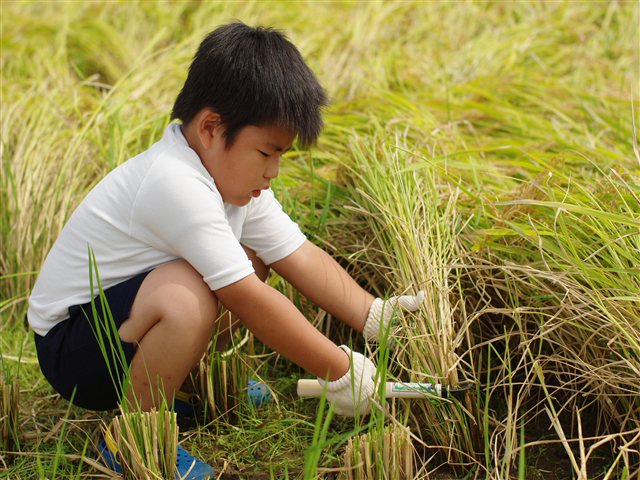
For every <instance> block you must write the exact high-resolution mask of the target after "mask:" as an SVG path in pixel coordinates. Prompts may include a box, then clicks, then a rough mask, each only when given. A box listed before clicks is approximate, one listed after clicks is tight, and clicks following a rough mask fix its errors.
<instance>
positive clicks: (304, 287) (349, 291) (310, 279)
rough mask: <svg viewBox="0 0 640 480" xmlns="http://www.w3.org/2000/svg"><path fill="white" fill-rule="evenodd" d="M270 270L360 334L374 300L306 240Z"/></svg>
mask: <svg viewBox="0 0 640 480" xmlns="http://www.w3.org/2000/svg"><path fill="white" fill-rule="evenodd" d="M270 266H271V267H272V268H273V269H274V270H275V271H276V272H277V273H278V274H280V275H281V276H282V277H283V278H284V279H285V280H287V281H288V282H289V283H291V285H293V287H294V288H296V290H298V291H299V292H300V293H302V294H303V295H304V296H305V297H307V298H308V299H309V300H311V301H312V302H313V303H314V304H316V305H318V306H319V307H320V308H322V309H323V310H325V311H327V312H329V313H330V314H331V315H333V316H334V317H336V318H339V319H340V320H342V321H343V322H345V323H346V324H347V325H349V326H351V327H352V328H353V329H355V330H357V331H358V332H362V329H363V328H364V323H365V320H366V319H367V314H368V313H369V308H370V307H371V303H372V302H373V300H374V297H373V295H371V294H370V293H368V292H366V291H365V290H364V289H363V288H361V287H360V286H359V285H358V284H357V283H356V281H355V280H353V278H351V276H350V275H349V274H348V273H347V272H346V271H345V270H344V269H343V268H342V267H341V266H340V265H339V264H338V263H337V262H336V261H335V260H334V259H333V258H331V256H329V254H328V253H326V252H325V251H324V250H322V249H321V248H318V247H317V246H315V245H314V244H313V243H311V242H310V241H308V240H307V241H306V242H305V243H304V244H303V245H302V246H301V247H300V248H298V249H297V250H296V251H295V252H293V253H292V254H291V255H289V256H288V257H286V258H284V259H282V260H280V261H278V262H275V263H273V264H272V265H270Z"/></svg>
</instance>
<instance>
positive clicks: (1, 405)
mask: <svg viewBox="0 0 640 480" xmlns="http://www.w3.org/2000/svg"><path fill="white" fill-rule="evenodd" d="M19 395H20V382H19V380H18V377H17V376H13V375H8V374H7V373H6V372H5V371H4V368H3V369H1V371H0V450H2V452H11V451H14V450H15V449H17V448H18V437H19V435H20V429H19V424H18V414H19V409H18V406H19ZM3 456H4V454H3Z"/></svg>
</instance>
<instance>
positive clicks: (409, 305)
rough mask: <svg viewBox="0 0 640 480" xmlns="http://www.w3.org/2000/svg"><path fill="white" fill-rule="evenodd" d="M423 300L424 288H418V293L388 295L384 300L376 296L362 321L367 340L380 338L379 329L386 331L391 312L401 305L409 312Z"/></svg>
mask: <svg viewBox="0 0 640 480" xmlns="http://www.w3.org/2000/svg"><path fill="white" fill-rule="evenodd" d="M423 300H424V290H420V291H419V292H418V295H416V296H412V295H402V296H400V297H390V298H389V299H388V300H387V301H386V302H385V301H384V300H382V299H381V298H376V299H375V300H374V301H373V303H372V304H371V308H370V309H369V315H368V316H367V320H366V322H365V323H364V330H363V331H362V333H363V335H364V338H365V339H366V340H367V342H377V341H378V339H379V338H380V331H381V330H382V331H386V330H387V328H388V326H389V322H390V321H391V319H392V318H393V314H394V313H395V312H396V311H397V310H398V308H399V307H402V308H404V309H406V310H409V311H410V312H414V311H416V310H417V309H418V308H420V305H421V304H422V301H423Z"/></svg>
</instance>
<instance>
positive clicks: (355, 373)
mask: <svg viewBox="0 0 640 480" xmlns="http://www.w3.org/2000/svg"><path fill="white" fill-rule="evenodd" d="M340 348H341V349H342V350H344V351H345V352H346V353H347V355H349V356H350V362H351V366H350V367H349V370H348V371H347V373H345V374H344V375H343V376H342V377H340V378H339V379H338V380H334V381H332V382H325V381H324V380H323V379H322V378H320V377H318V382H320V385H322V386H323V387H324V385H325V383H326V386H327V400H328V401H329V402H331V403H333V405H334V407H335V412H336V413H337V414H338V415H344V416H346V417H355V416H356V415H357V414H358V413H359V414H360V415H366V414H367V413H369V408H370V405H369V399H370V398H371V395H373V393H374V391H375V385H374V383H373V377H374V376H375V374H376V366H375V365H374V364H373V362H372V361H371V360H369V359H368V358H367V357H365V356H364V355H362V354H361V353H357V352H353V351H351V349H350V348H349V347H347V346H345V345H341V346H340Z"/></svg>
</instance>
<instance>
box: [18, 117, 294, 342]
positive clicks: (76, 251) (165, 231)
mask: <svg viewBox="0 0 640 480" xmlns="http://www.w3.org/2000/svg"><path fill="white" fill-rule="evenodd" d="M304 241H305V236H304V235H303V233H302V232H301V231H300V229H299V228H298V225H297V224H296V223H294V222H293V221H292V220H291V219H290V218H289V216H288V215H287V214H286V213H284V212H283V210H282V207H281V206H280V204H279V203H278V201H277V200H276V199H275V197H274V195H273V192H272V191H271V190H263V191H262V193H261V194H260V196H259V197H257V198H252V199H251V201H250V202H249V204H247V205H246V206H243V207H237V206H234V205H229V204H227V203H225V202H223V200H222V197H221V196H220V193H219V192H218V190H217V188H216V185H215V183H214V180H213V178H212V177H211V175H209V173H208V172H207V170H206V169H205V168H204V166H203V165H202V162H201V161H200V157H198V155H197V154H196V152H195V151H194V150H192V149H191V148H190V147H189V145H188V143H187V141H186V139H185V138H184V136H183V134H182V131H181V129H180V124H178V123H171V124H170V125H169V126H168V127H167V130H166V131H165V134H164V136H163V138H162V139H161V140H160V141H159V142H158V143H156V144H154V145H153V146H152V147H151V148H150V149H149V150H147V151H145V152H143V153H141V154H140V155H137V156H136V157H134V158H132V159H130V160H128V161H127V162H125V163H123V164H122V165H120V166H119V167H118V168H116V169H115V170H113V171H112V172H111V173H109V174H108V175H107V176H106V177H105V178H104V179H102V180H101V181H100V182H99V183H98V184H97V185H96V186H95V187H94V188H93V189H92V190H91V191H90V192H89V194H88V195H87V197H86V198H85V199H84V200H83V201H82V203H81V204H80V205H79V206H78V208H77V209H76V210H75V212H74V213H73V215H72V216H71V218H70V219H69V221H68V222H67V224H66V225H65V226H64V228H63V229H62V232H61V233H60V236H59V237H58V239H57V240H56V242H55V243H54V245H53V248H52V249H51V251H50V252H49V254H48V256H47V258H46V260H45V262H44V264H43V266H42V270H41V271H40V274H39V276H38V280H37V282H36V285H35V287H34V289H33V292H32V294H31V297H30V298H29V311H28V319H29V324H30V325H31V328H33V330H34V331H35V332H37V333H38V334H39V335H42V336H44V335H45V334H46V333H47V332H48V331H49V330H50V329H51V328H52V327H53V326H54V325H56V324H57V323H59V322H61V321H63V320H65V319H67V318H68V317H69V312H68V308H69V307H70V306H71V305H79V304H83V303H87V302H89V301H90V300H91V298H93V297H95V296H96V295H97V294H98V286H97V285H95V284H96V282H95V281H94V291H93V292H91V291H90V284H89V253H88V248H89V247H91V249H92V250H93V252H94V254H95V257H96V261H97V267H98V274H99V276H100V284H101V286H102V288H103V289H105V290H106V289H107V288H109V287H111V286H113V285H117V284H118V283H121V282H123V281H125V280H127V279H129V278H131V277H134V276H136V275H138V274H140V273H143V272H146V271H149V270H152V269H153V268H156V267H158V266H160V265H163V264H166V263H169V262H173V261H176V260H179V259H184V260H186V261H187V262H189V263H190V264H191V265H192V266H193V267H194V268H195V269H196V270H197V271H198V272H199V273H200V274H201V275H202V277H203V278H204V280H205V282H207V284H208V285H209V287H210V288H211V290H217V289H219V288H222V287H224V286H227V285H230V284H232V283H234V282H237V281H238V280H240V279H242V278H244V277H246V276H248V275H250V274H251V273H253V271H254V270H253V266H252V264H251V261H250V260H249V258H248V257H247V255H246V253H245V252H244V250H243V249H242V246H241V245H240V243H242V244H244V245H246V246H247V247H249V248H250V249H252V250H254V251H255V252H256V254H257V255H258V257H259V258H260V259H261V260H262V261H264V262H265V264H267V265H268V264H270V263H273V262H275V261H278V260H281V259H283V258H285V257H287V256H288V255H290V254H291V253H293V252H294V251H295V250H296V249H297V248H299V247H300V246H301V245H302V244H303V243H304ZM94 277H95V274H94Z"/></svg>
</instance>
